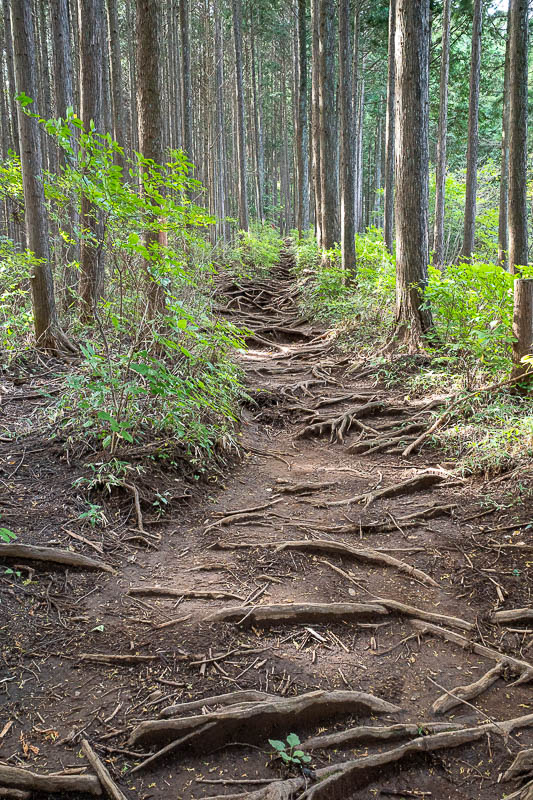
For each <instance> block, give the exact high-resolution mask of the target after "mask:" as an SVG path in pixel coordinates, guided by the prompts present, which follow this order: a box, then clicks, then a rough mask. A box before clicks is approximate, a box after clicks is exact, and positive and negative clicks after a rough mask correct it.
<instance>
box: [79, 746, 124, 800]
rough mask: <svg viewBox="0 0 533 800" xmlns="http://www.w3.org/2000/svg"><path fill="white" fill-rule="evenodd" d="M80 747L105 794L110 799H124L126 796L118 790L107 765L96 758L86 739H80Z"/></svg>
mask: <svg viewBox="0 0 533 800" xmlns="http://www.w3.org/2000/svg"><path fill="white" fill-rule="evenodd" d="M81 749H82V750H83V753H84V755H85V757H86V759H87V761H88V762H89V764H90V765H91V767H92V768H93V770H94V771H95V772H96V774H97V776H98V780H99V781H100V784H101V785H102V788H103V790H104V792H105V793H106V795H107V796H108V797H109V798H111V800H126V796H125V795H124V794H123V792H121V791H120V789H119V788H118V786H117V785H116V783H115V781H114V780H113V778H112V777H111V775H110V774H109V772H108V770H107V767H106V766H105V765H104V764H103V763H102V761H101V760H100V759H99V758H98V756H97V755H96V753H95V752H94V750H93V749H92V747H91V745H90V744H89V742H88V741H87V739H82V741H81Z"/></svg>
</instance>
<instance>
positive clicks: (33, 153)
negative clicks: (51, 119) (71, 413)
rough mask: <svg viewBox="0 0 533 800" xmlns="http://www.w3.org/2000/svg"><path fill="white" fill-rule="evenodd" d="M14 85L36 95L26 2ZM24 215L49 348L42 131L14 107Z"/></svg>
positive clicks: (19, 5) (18, 14)
mask: <svg viewBox="0 0 533 800" xmlns="http://www.w3.org/2000/svg"><path fill="white" fill-rule="evenodd" d="M11 27H12V34H13V45H14V46H13V51H14V68H15V70H14V71H15V85H16V91H17V94H20V93H22V92H24V93H25V94H26V95H27V96H28V97H32V98H33V97H35V96H36V91H37V87H36V65H35V38H34V29H33V20H32V5H31V0H16V2H13V3H12V4H11ZM18 129H19V133H20V159H21V167H22V184H23V188H24V217H25V224H26V237H27V245H28V248H29V250H30V251H31V252H32V254H33V255H34V257H35V263H34V264H33V267H32V273H31V277H30V284H31V292H32V305H33V322H34V328H35V338H36V340H37V344H38V345H39V346H40V347H43V348H45V349H48V350H57V349H58V347H59V346H60V345H65V343H66V340H64V337H63V336H62V334H61V332H60V330H59V325H58V320H57V311H56V304H55V296H54V282H53V278H52V268H51V264H50V245H49V231H48V214H47V211H46V205H45V199H44V188H43V183H42V151H41V132H40V129H39V124H38V122H37V120H36V119H33V118H32V117H30V116H28V115H27V114H25V113H24V109H23V107H22V106H21V105H20V104H19V106H18Z"/></svg>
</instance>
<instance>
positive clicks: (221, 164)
mask: <svg viewBox="0 0 533 800" xmlns="http://www.w3.org/2000/svg"><path fill="white" fill-rule="evenodd" d="M214 8H215V106H216V126H215V136H216V159H217V214H218V218H219V226H220V233H221V235H222V239H223V240H224V241H226V239H227V238H228V234H229V231H228V224H227V222H226V219H225V218H226V216H227V210H226V137H225V125H224V42H223V34H222V21H221V18H220V8H219V0H214Z"/></svg>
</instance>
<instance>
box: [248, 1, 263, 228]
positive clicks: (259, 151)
mask: <svg viewBox="0 0 533 800" xmlns="http://www.w3.org/2000/svg"><path fill="white" fill-rule="evenodd" d="M250 56H251V58H250V62H251V70H252V105H253V112H254V140H255V160H256V187H257V188H256V194H257V200H256V204H257V217H258V219H259V221H260V222H264V219H265V211H264V205H265V197H264V195H265V161H264V153H263V132H262V130H261V125H260V115H259V105H260V103H261V87H258V86H257V70H256V61H257V58H256V49H255V36H254V25H253V12H251V17H250Z"/></svg>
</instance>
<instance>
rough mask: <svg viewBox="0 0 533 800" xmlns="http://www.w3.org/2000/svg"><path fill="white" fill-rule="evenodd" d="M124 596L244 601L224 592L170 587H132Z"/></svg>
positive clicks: (237, 596) (239, 597)
mask: <svg viewBox="0 0 533 800" xmlns="http://www.w3.org/2000/svg"><path fill="white" fill-rule="evenodd" d="M126 594H129V595H131V596H136V595H141V596H144V597H191V598H197V599H199V600H225V599H232V600H244V597H242V596H241V595H239V594H235V593H234V592H226V591H224V590H213V591H203V590H201V589H174V588H173V587H171V586H133V587H132V588H131V589H128V591H127V592H126Z"/></svg>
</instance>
